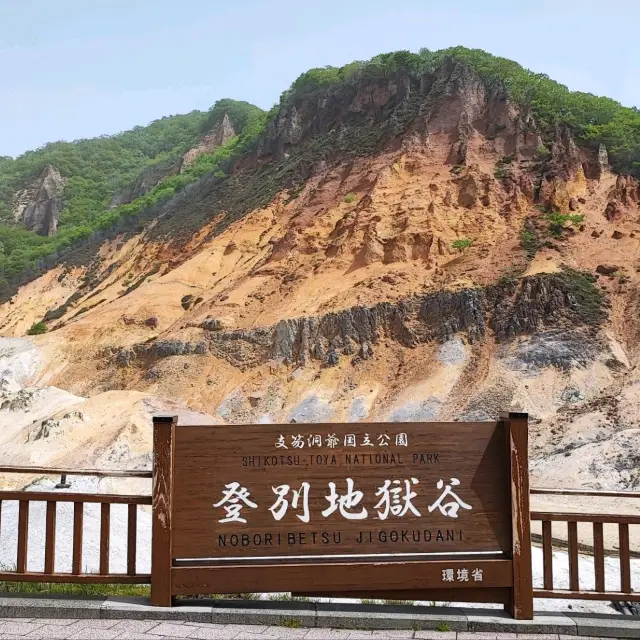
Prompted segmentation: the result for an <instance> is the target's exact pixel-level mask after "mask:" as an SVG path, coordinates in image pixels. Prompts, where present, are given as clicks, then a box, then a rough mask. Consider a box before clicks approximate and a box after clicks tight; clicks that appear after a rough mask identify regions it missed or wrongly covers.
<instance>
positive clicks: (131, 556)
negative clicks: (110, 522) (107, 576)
mask: <svg viewBox="0 0 640 640" xmlns="http://www.w3.org/2000/svg"><path fill="white" fill-rule="evenodd" d="M128 510H129V513H128V523H127V574H128V575H130V576H133V575H135V573H136V540H137V534H138V530H137V529H138V507H137V505H135V504H130V505H129V506H128Z"/></svg>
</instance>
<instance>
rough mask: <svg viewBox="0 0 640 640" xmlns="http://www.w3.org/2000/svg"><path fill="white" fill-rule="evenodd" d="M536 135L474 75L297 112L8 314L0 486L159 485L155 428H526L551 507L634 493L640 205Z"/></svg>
mask: <svg viewBox="0 0 640 640" xmlns="http://www.w3.org/2000/svg"><path fill="white" fill-rule="evenodd" d="M294 88H295V83H294ZM225 119H226V124H223V123H225ZM539 119H540V118H538V119H536V112H535V109H532V108H531V106H530V105H526V104H523V103H522V102H521V101H518V100H516V99H514V97H513V96H512V94H511V93H510V92H509V90H508V87H507V86H506V85H505V84H504V83H500V82H495V81H493V82H489V81H488V80H487V79H486V77H483V75H482V73H480V72H478V70H477V69H474V67H473V65H470V64H469V63H468V62H465V61H464V60H461V59H457V58H456V57H455V56H447V57H444V58H443V59H442V60H439V61H438V64H437V65H432V66H430V67H429V68H428V69H426V68H425V69H424V70H418V71H416V70H415V69H412V70H410V71H406V70H405V69H404V68H398V69H396V70H395V71H394V72H393V73H388V74H385V75H383V76H382V77H379V76H375V77H373V78H371V77H368V76H367V75H366V74H362V75H360V76H357V77H355V78H354V79H352V80H351V81H349V82H343V83H342V84H338V85H336V84H329V85H328V86H322V85H319V86H317V87H315V88H314V89H313V90H312V91H306V92H302V93H299V94H296V93H295V92H294V93H293V94H290V95H288V96H286V97H283V100H282V101H281V104H280V105H279V107H278V108H277V109H275V110H274V111H273V112H272V113H271V114H270V115H269V118H268V119H267V120H266V125H265V126H264V128H263V129H262V130H261V131H260V132H259V133H258V134H257V135H256V136H255V138H252V139H251V140H250V141H248V142H247V141H245V142H246V144H244V146H241V147H239V149H240V152H239V153H236V154H235V155H233V156H230V157H229V159H228V161H226V164H223V165H220V166H218V165H216V167H218V168H217V169H216V170H214V171H212V172H211V173H206V174H204V175H203V176H202V177H199V179H198V180H197V181H191V182H189V184H186V183H185V185H183V188H180V189H178V190H176V191H175V193H172V194H171V195H170V197H168V198H166V199H164V200H162V201H159V202H157V203H155V204H154V205H153V206H151V207H148V208H144V209H141V210H140V212H139V213H138V214H136V216H135V217H133V218H132V219H131V223H130V224H129V223H127V224H129V226H128V228H122V227H120V228H115V229H114V230H112V232H110V233H109V234H105V236H104V237H94V238H93V239H92V240H91V241H90V242H86V243H84V244H82V245H78V246H74V247H72V250H70V251H68V252H66V253H65V254H64V255H63V256H62V257H61V258H60V260H57V263H56V264H55V266H53V267H52V268H50V269H48V270H47V271H46V272H45V273H43V274H42V275H40V276H38V277H35V278H34V279H31V281H29V282H28V283H26V284H23V285H22V286H21V287H20V288H19V289H18V290H17V291H15V293H13V295H12V296H11V298H10V299H9V300H7V302H5V303H4V304H3V305H2V306H1V307H0V333H1V334H2V335H3V336H5V337H6V339H5V340H4V343H3V345H0V347H2V354H1V355H2V358H3V369H4V371H5V373H4V374H3V379H4V382H3V394H4V399H3V404H2V408H1V409H0V419H1V420H2V421H3V424H4V427H3V429H2V431H1V432H0V443H1V444H2V447H1V452H0V463H4V464H8V463H11V464H21V465H27V464H40V465H44V464H47V465H62V464H67V465H72V464H80V465H81V466H85V467H94V466H112V467H120V468H122V467H127V466H135V465H137V466H145V465H147V464H148V454H149V451H150V429H151V426H150V415H151V414H152V413H154V412H156V413H157V412H166V411H170V412H179V413H182V414H183V415H184V416H185V418H189V419H191V420H206V421H211V422H214V423H215V422H219V423H249V422H291V421H295V422H326V421H359V420H369V421H373V420H375V421H416V420H438V421H449V420H458V419H459V420H491V419H495V417H496V415H497V412H498V411H501V410H517V411H526V412H528V413H529V414H530V416H531V425H532V426H531V458H532V460H531V465H532V474H533V476H534V483H535V484H536V485H538V486H551V487H557V486H565V487H567V486H569V487H570V486H574V487H577V486H588V487H596V488H600V487H607V488H612V489H617V488H620V489H623V488H624V489H627V488H637V487H638V485H640V472H639V468H640V459H639V456H640V454H639V452H640V393H639V392H640V369H639V368H638V364H639V362H640V209H639V202H640V187H639V185H638V182H637V181H636V179H635V177H633V175H631V173H632V172H629V171H623V170H621V172H618V173H617V172H616V171H615V170H614V169H613V168H612V166H611V165H612V160H611V159H610V157H609V151H608V149H607V146H606V144H604V142H601V141H595V142H594V141H593V140H589V139H588V137H587V136H586V135H584V132H582V134H581V133H580V132H578V131H577V130H576V128H575V126H572V125H571V123H567V122H561V121H558V122H555V123H553V124H552V125H550V124H549V123H548V122H544V123H542V122H539ZM212 124H213V125H214V126H218V127H219V128H218V131H222V130H225V131H226V130H228V127H229V126H231V127H233V118H232V117H231V116H230V115H229V114H228V113H226V112H224V113H222V112H221V113H220V114H219V118H218V120H217V121H216V122H214V123H212ZM234 133H235V132H234ZM229 135H231V134H229ZM214 139H215V136H212V135H209V137H208V138H206V139H203V140H201V141H200V143H198V145H196V147H194V148H195V149H199V151H196V153H192V154H190V155H189V154H187V155H185V157H186V158H189V159H191V158H192V157H193V156H194V155H197V153H202V152H205V153H206V152H209V151H211V148H210V147H209V148H207V147H206V145H207V144H211V141H212V140H214ZM230 139H231V138H229V137H228V138H227V140H226V141H223V140H219V142H220V144H221V145H224V144H228V140H230ZM216 145H217V143H216V144H215V145H214V148H215V147H216ZM217 146H219V145H217ZM616 166H617V167H618V168H620V167H619V166H618V165H616ZM220 167H222V169H224V170H222V169H220ZM168 179H171V178H168ZM159 184H160V185H162V184H163V183H162V181H161V182H160V183H159ZM41 322H42V323H44V324H45V325H46V327H47V331H46V333H43V334H42V335H37V336H31V337H30V338H28V340H29V342H26V340H27V339H26V338H24V336H25V334H26V333H27V331H28V330H29V329H30V328H32V327H33V326H34V325H37V324H38V323H41ZM25 354H26V355H25Z"/></svg>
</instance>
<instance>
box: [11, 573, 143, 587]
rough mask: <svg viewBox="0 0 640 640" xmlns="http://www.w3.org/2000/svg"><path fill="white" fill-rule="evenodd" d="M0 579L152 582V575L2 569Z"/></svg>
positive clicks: (82, 582) (121, 582) (108, 582)
mask: <svg viewBox="0 0 640 640" xmlns="http://www.w3.org/2000/svg"><path fill="white" fill-rule="evenodd" d="M0 580H2V581H7V582H13V581H16V582H56V583H67V584H69V583H81V584H150V583H151V575H150V574H146V573H139V574H136V575H133V576H130V575H127V574H126V573H110V574H109V575H100V574H98V573H78V574H72V573H36V572H32V571H30V572H29V573H21V574H17V573H11V572H8V571H0Z"/></svg>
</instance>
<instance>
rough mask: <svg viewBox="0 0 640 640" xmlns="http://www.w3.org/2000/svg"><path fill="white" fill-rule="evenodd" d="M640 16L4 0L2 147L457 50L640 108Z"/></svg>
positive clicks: (584, 7) (503, 6) (162, 0)
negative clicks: (361, 65)
mask: <svg viewBox="0 0 640 640" xmlns="http://www.w3.org/2000/svg"><path fill="white" fill-rule="evenodd" d="M639 24H640V2H638V1H637V0H608V1H607V2H603V1H602V0H596V1H592V0H580V1H574V0H554V1H547V0H537V1H536V2H524V1H520V0H477V1H473V0H441V1H439V2H435V1H432V0H385V1H380V0H322V1H321V2H304V0H295V1H290V0H271V1H266V0H264V1H259V0H236V1H235V2H228V1H225V2H220V1H219V0H171V1H169V0H102V1H100V0H95V1H94V0H55V1H51V0H0V155H12V156H16V155H18V154H20V153H22V152H24V151H26V150H28V149H34V148H37V147H39V146H41V145H42V144H44V143H46V142H49V141H53V140H74V139H77V138H86V137H93V136H97V135H102V134H111V133H117V132H118V131H123V130H125V129H129V128H131V127H133V126H135V125H144V124H147V123H148V122H150V121H151V120H154V119H156V118H160V117H162V116H165V115H171V114H175V113H186V112H189V111H191V110H193V109H207V108H208V107H209V106H210V105H211V104H213V102H215V101H216V100H217V99H219V98H227V97H228V98H235V99H238V100H248V101H249V102H253V103H254V104H257V105H259V106H261V107H263V108H266V109H268V108H270V107H271V105H272V104H273V103H274V102H276V101H277V100H278V98H279V96H280V93H281V92H282V91H283V90H284V89H285V88H287V87H288V86H289V85H290V84H291V82H292V81H293V80H294V79H295V78H296V77H297V76H298V75H299V74H300V73H302V72H303V71H306V70H307V69H309V68H311V67H317V66H324V65H342V64H345V63H347V62H350V61H352V60H363V59H367V58H370V57H372V56H373V55H375V54H377V53H383V52H387V51H395V50H398V49H410V50H412V51H417V50H418V49H419V48H420V47H427V48H429V49H440V48H443V47H448V46H453V45H458V44H460V45H464V46H467V47H472V48H481V49H485V50H487V51H489V52H491V53H493V54H496V55H501V56H504V57H507V58H511V59H514V60H516V61H518V62H519V63H521V64H522V65H524V66H525V67H528V68H530V69H532V70H534V71H538V72H542V73H546V74H547V75H549V76H550V77H552V78H554V79H555V80H558V81H560V82H562V83H563V84H566V85H567V86H568V87H569V88H570V89H575V90H580V91H589V92H592V93H596V94H599V95H607V96H610V97H612V98H615V99H616V100H619V101H620V102H622V103H623V104H626V105H629V106H631V105H636V106H640V44H639V43H640V39H639V38H638V25H639Z"/></svg>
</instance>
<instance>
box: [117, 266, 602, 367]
mask: <svg viewBox="0 0 640 640" xmlns="http://www.w3.org/2000/svg"><path fill="white" fill-rule="evenodd" d="M576 277H580V278H583V277H584V276H576ZM587 282H588V281H587ZM586 286H588V285H587V284H585V282H583V281H582V280H581V281H580V282H579V283H577V284H576V283H573V281H572V279H571V277H567V276H564V275H547V276H531V277H527V278H523V279H522V281H521V282H520V284H519V287H518V288H517V290H516V291H513V290H512V289H510V288H509V287H500V286H496V287H490V288H487V289H481V288H473V289H471V288H469V289H461V290H459V291H440V292H438V293H435V294H430V295H422V296H414V297H412V298H409V299H407V300H402V301H400V302H397V303H391V302H381V303H379V304H377V305H375V306H373V307H352V308H350V309H345V310H344V311H340V312H335V313H328V314H326V315H324V316H320V317H313V316H310V317H301V318H290V319H285V320H281V321H280V322H278V323H277V324H275V325H271V326H267V327H258V328H255V329H240V330H235V331H225V330H220V329H219V328H218V325H217V324H216V325H213V324H211V322H210V319H207V320H205V321H204V322H203V324H202V328H203V329H204V336H203V338H202V339H201V340H198V341H197V342H191V341H182V340H176V339H174V340H158V341H155V342H151V343H143V344H138V345H135V346H134V347H132V348H131V347H127V348H126V349H123V350H121V351H120V352H119V353H118V354H117V355H116V363H117V364H118V365H119V366H131V365H133V364H135V362H136V361H137V360H139V359H140V360H143V361H147V362H150V361H153V360H156V359H159V358H165V357H168V356H175V355H192V354H204V353H212V354H213V355H215V356H216V357H218V358H222V359H224V360H226V361H227V362H229V363H230V364H232V365H234V366H236V367H238V368H240V369H247V368H249V367H253V366H257V365H260V364H264V363H265V362H268V361H270V360H279V361H283V362H285V363H287V364H298V365H304V364H306V363H308V362H309V361H311V360H315V361H319V362H321V363H322V364H323V365H324V366H334V365H336V364H338V362H339V361H340V358H341V357H350V358H351V359H352V360H351V361H352V362H354V363H356V362H358V361H359V360H363V359H368V358H370V357H372V356H373V355H374V353H375V349H376V345H378V344H380V342H381V341H382V340H391V341H394V342H397V343H399V344H401V345H402V346H404V347H409V348H411V347H415V346H417V345H419V344H422V343H426V342H431V341H436V342H445V341H447V340H449V339H450V338H452V337H454V336H455V335H457V334H464V335H465V337H466V339H467V340H468V342H470V343H474V342H477V341H479V340H481V339H482V338H483V337H484V336H485V334H486V332H487V327H488V328H490V329H491V330H492V331H493V333H494V335H495V337H496V339H497V340H498V341H499V342H500V341H505V340H509V339H511V338H514V337H516V336H518V335H524V334H531V333H534V332H535V331H538V330H541V329H543V328H552V327H562V326H565V327H567V332H570V331H571V330H573V328H575V327H580V326H582V327H587V328H588V326H589V325H594V326H595V325H597V324H598V322H599V321H600V320H601V319H603V318H604V315H605V313H604V311H603V310H602V309H599V306H598V305H599V304H600V302H601V301H600V299H599V298H598V297H597V294H596V293H593V299H586V300H585V299H584V296H585V295H586V294H585V287H586ZM578 295H579V296H582V297H578ZM585 357H586V356H585ZM551 364H554V363H553V362H551ZM554 366H555V365H554Z"/></svg>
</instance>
